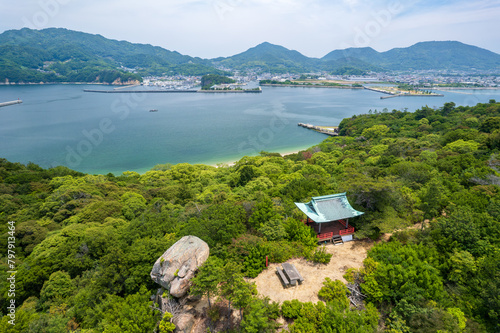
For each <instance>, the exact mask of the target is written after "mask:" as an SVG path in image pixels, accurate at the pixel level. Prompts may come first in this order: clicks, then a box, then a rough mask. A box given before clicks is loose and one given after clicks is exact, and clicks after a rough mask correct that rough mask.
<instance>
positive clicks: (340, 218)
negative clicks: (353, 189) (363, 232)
mask: <svg viewBox="0 0 500 333" xmlns="http://www.w3.org/2000/svg"><path fill="white" fill-rule="evenodd" d="M295 205H296V206H297V207H298V208H299V209H300V210H301V211H302V212H303V213H304V214H306V216H307V219H306V220H303V222H304V223H305V224H306V225H308V226H310V227H311V228H313V229H314V231H315V232H316V234H317V237H318V241H320V242H321V241H332V242H334V243H342V242H347V241H351V240H353V234H354V231H355V230H354V227H351V226H349V219H350V218H353V217H356V216H360V215H363V214H364V213H363V212H360V211H357V210H356V209H354V208H352V206H351V204H350V203H349V201H348V200H347V197H346V193H345V192H344V193H338V194H330V195H324V196H321V197H312V198H311V201H309V202H307V203H299V202H296V203H295Z"/></svg>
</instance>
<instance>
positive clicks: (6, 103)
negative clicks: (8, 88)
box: [0, 99, 23, 108]
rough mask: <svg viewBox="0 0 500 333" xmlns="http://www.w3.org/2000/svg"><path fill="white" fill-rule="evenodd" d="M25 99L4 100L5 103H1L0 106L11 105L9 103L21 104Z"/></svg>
mask: <svg viewBox="0 0 500 333" xmlns="http://www.w3.org/2000/svg"><path fill="white" fill-rule="evenodd" d="M22 102H23V101H22V100H20V99H18V100H16V101H10V102H3V103H0V108H1V107H4V106H9V105H15V104H21V103H22Z"/></svg>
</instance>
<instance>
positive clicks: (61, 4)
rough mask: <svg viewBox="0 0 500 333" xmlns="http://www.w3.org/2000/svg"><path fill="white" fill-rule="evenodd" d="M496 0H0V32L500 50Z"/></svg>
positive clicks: (240, 47)
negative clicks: (447, 44)
mask: <svg viewBox="0 0 500 333" xmlns="http://www.w3.org/2000/svg"><path fill="white" fill-rule="evenodd" d="M499 17H500V0H473V1H471V0H468V1H462V0H456V1H453V0H371V1H370V0H141V1H137V0H85V1H82V0H21V1H11V0H0V32H3V31H5V30H10V29H20V28H23V27H28V28H32V29H44V28H50V27H58V28H67V29H71V30H77V31H83V32H87V33H92V34H100V35H102V36H104V37H106V38H111V39H117V40H127V41H130V42H133V43H144V44H152V45H155V46H161V47H163V48H166V49H168V50H172V51H178V52H180V53H182V54H186V55H190V56H193V57H201V58H215V57H220V56H222V57H227V56H231V55H234V54H237V53H241V52H244V51H245V50H247V49H249V48H251V47H254V46H256V45H258V44H260V43H262V42H269V43H272V44H277V45H282V46H284V47H286V48H288V49H292V50H297V51H299V52H300V53H302V54H304V55H306V56H308V57H316V58H321V57H323V56H324V55H326V54H327V53H329V52H330V51H333V50H336V49H344V48H348V47H372V48H374V49H375V50H377V51H379V52H383V51H387V50H389V49H392V48H395V47H408V46H411V45H413V44H415V43H417V42H421V41H433V40H457V41H460V42H463V43H466V44H471V45H475V46H479V47H482V48H485V49H488V50H490V51H493V52H496V53H499V54H500V33H498V32H499V31H500V19H499Z"/></svg>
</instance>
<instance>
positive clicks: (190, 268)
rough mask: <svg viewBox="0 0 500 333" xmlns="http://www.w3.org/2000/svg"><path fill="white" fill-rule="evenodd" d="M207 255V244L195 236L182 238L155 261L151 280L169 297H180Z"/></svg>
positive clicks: (208, 252) (208, 250)
mask: <svg viewBox="0 0 500 333" xmlns="http://www.w3.org/2000/svg"><path fill="white" fill-rule="evenodd" d="M209 254H210V249H209V247H208V244H207V243H205V242H204V241H202V240H201V239H199V238H198V237H196V236H184V237H182V238H181V239H180V240H179V241H177V242H176V243H175V244H174V245H172V246H171V247H170V248H169V249H168V250H167V251H166V252H165V253H163V255H162V256H161V257H160V258H158V260H156V262H155V264H154V266H153V269H152V270H151V279H153V281H154V282H156V283H158V284H159V285H160V286H162V287H163V288H165V289H166V290H168V291H169V292H170V295H172V296H174V297H182V296H184V295H185V294H186V292H187V291H188V289H189V287H190V285H191V284H190V280H191V279H192V278H193V276H194V273H195V272H196V270H197V269H198V267H200V266H201V265H202V264H203V263H204V262H205V261H206V260H207V258H208V255H209Z"/></svg>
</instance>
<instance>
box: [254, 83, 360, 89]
mask: <svg viewBox="0 0 500 333" xmlns="http://www.w3.org/2000/svg"><path fill="white" fill-rule="evenodd" d="M261 86H262V87H292V88H334V89H363V87H349V86H322V85H314V84H311V85H307V84H276V83H263V84H261Z"/></svg>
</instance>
